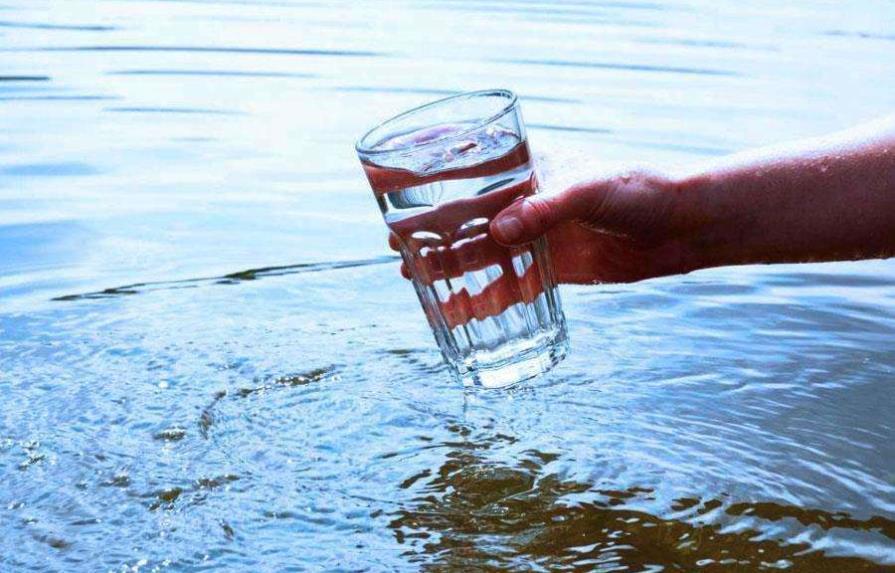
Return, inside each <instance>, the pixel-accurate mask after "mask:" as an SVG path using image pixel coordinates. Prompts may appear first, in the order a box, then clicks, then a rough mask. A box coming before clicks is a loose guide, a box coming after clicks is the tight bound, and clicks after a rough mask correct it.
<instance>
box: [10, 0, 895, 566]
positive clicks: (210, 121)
mask: <svg viewBox="0 0 895 573" xmlns="http://www.w3.org/2000/svg"><path fill="white" fill-rule="evenodd" d="M740 4H743V3H737V2H724V3H718V2H707V1H698V0H697V1H694V2H652V1H649V2H647V1H642V2H641V1H637V0H632V1H624V2H617V1H612V2H584V1H575V2H568V3H563V4H561V5H553V4H552V3H548V2H537V1H529V0H512V1H509V2H493V1H490V0H483V1H475V2H473V1H460V0H452V1H450V2H393V3H388V4H387V5H386V4H382V3H372V2H371V3H355V2H352V3H348V2H345V3H323V2H298V1H291V0H278V1H270V2H261V1H259V2H250V1H248V0H243V1H237V0H229V1H212V0H209V1H201V0H193V1H167V2H148V1H141V0H137V1H125V0H111V1H103V2H88V1H83V2H82V1H77V0H69V1H66V2H52V1H47V2H41V1H38V0H27V1H26V0H5V1H4V2H2V4H0V397H2V400H3V404H4V407H3V408H2V409H0V484H2V486H0V570H2V571H123V570H128V571H206V570H217V571H304V570H309V571H314V570H326V571H361V570H364V571H412V570H419V569H423V570H431V571H501V570H506V571H509V570H513V571H516V570H533V571H548V570H549V571H553V570H576V571H585V570H596V571H607V572H608V571H661V570H666V571H696V570H705V571H763V570H779V569H783V570H790V571H806V572H812V573H814V572H837V573H838V572H847V571H873V572H876V571H888V570H895V443H893V437H895V432H893V423H892V419H893V416H892V412H893V411H895V393H893V391H892V385H891V384H892V380H893V372H895V352H893V350H892V341H893V336H895V266H893V263H891V262H866V263H852V264H835V265H822V266H821V265H813V266H789V267H776V268H739V269H719V270H714V271H710V272H701V273H695V274H693V275H689V276H687V277H680V278H671V279H663V280H658V281H651V282H646V283H641V284H636V285H605V286H601V287H598V288H568V287H563V298H564V304H565V308H566V312H567V315H568V317H569V319H570V327H571V337H572V345H573V352H572V355H571V357H570V358H568V359H567V360H566V362H564V363H563V364H562V366H561V367H560V368H559V369H558V370H556V371H555V373H554V374H552V375H551V376H549V377H547V378H545V379H542V380H539V381H537V382H535V383H532V384H529V385H526V386H523V387H520V388H518V389H515V390H513V391H510V392H491V393H487V392H486V393H482V392H478V393H477V392H473V393H467V392H464V391H463V390H462V389H461V388H459V387H457V385H456V384H455V383H454V382H452V381H451V380H450V378H449V377H448V375H447V371H446V368H445V367H444V366H443V365H442V364H441V361H440V357H439V355H438V353H437V350H436V348H435V344H434V342H433V341H432V339H431V335H430V333H429V332H428V327H427V326H426V324H425V320H424V317H423V315H422V313H421V312H420V311H419V309H418V303H417V301H416V299H415V297H414V294H413V291H412V289H411V287H410V285H409V284H407V283H405V282H404V281H403V280H402V279H401V278H400V277H399V275H398V272H397V271H398V269H397V263H396V262H395V259H394V257H393V256H392V255H391V254H390V253H389V252H388V250H387V249H386V246H385V241H384V231H383V228H384V227H383V224H382V221H381V219H380V216H379V213H378V212H377V209H376V206H375V203H374V201H373V198H372V196H371V194H370V192H369V190H368V188H367V186H366V183H365V181H364V180H363V175H362V173H361V171H360V168H359V166H358V164H357V160H356V158H355V156H354V151H353V148H352V143H353V140H354V138H355V137H356V136H357V135H359V134H360V133H361V132H362V131H363V130H364V129H365V128H367V127H369V126H370V125H371V124H372V123H374V122H376V121H378V120H381V119H383V118H385V117H387V116H388V115H390V114H392V113H394V112H396V111H400V110H403V109H405V108H408V107H410V106H413V105H416V104H419V103H422V102H424V101H427V100H430V99H432V98H434V97H438V96H440V95H442V94H449V93H453V92H455V91H457V90H468V89H476V88H482V87H492V86H501V87H508V88H512V89H514V90H516V91H517V92H519V93H520V94H521V96H522V98H523V108H524V112H525V116H526V119H527V121H528V124H529V126H530V137H531V140H532V147H533V148H534V149H535V150H540V151H545V150H557V149H558V150H560V151H561V152H575V153H577V154H579V155H585V156H587V157H592V158H594V159H593V161H594V169H595V170H598V169H604V168H607V169H608V168H609V167H611V166H612V165H617V164H626V165H627V164H632V163H638V164H644V163H646V164H648V165H652V166H655V167H657V168H659V169H677V168H679V167H681V166H683V165H686V164H689V163H692V162H698V161H701V160H705V159H707V158H710V157H713V156H718V155H721V154H724V153H726V152H730V151H736V150H740V149H744V148H747V147H751V146H754V145H760V144H765V143H770V142H776V141H779V140H781V139H789V138H794V137H802V136H809V135H815V134H820V133H823V132H825V131H829V130H832V129H837V128H841V127H845V126H848V125H850V124H852V123H854V122H857V121H860V120H864V119H869V118H872V117H874V116H876V115H879V114H882V113H886V112H890V111H891V109H892V108H893V107H895V95H893V94H895V89H893V88H895V84H893V80H892V79H891V78H893V77H895V58H892V57H891V56H892V54H893V51H895V9H893V6H892V4H891V3H890V2H884V1H881V0H880V1H877V2H844V3H834V2H815V3H807V2H788V3H783V4H781V3H777V2H751V3H749V5H748V6H741V5H740Z"/></svg>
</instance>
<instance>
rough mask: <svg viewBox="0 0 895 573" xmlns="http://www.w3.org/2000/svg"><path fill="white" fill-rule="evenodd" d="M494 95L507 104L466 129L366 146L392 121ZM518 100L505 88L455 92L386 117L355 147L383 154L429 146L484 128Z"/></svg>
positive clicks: (363, 151) (365, 134) (360, 152)
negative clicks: (393, 144) (419, 140)
mask: <svg viewBox="0 0 895 573" xmlns="http://www.w3.org/2000/svg"><path fill="white" fill-rule="evenodd" d="M494 95H496V96H501V97H505V98H507V100H508V101H507V103H506V105H504V106H503V107H502V108H501V109H500V110H499V111H497V112H496V113H494V114H492V115H490V116H487V117H484V118H482V119H479V120H477V121H476V122H475V123H474V124H473V125H471V126H469V127H468V128H466V129H463V130H461V131H457V132H453V133H450V134H448V135H445V136H444V137H436V138H435V139H432V140H429V141H425V142H423V143H408V144H407V145H402V146H399V147H392V148H389V149H376V148H375V147H374V146H369V147H365V146H364V142H365V140H366V139H367V138H368V137H370V136H371V135H372V134H373V133H374V132H375V131H377V130H379V129H380V128H382V127H385V126H386V125H388V124H390V123H392V122H395V121H398V120H400V119H404V118H406V117H409V116H411V115H414V114H417V113H419V112H421V111H425V110H428V109H431V108H433V107H436V106H440V105H443V104H445V103H448V102H451V101H454V100H459V99H472V98H475V97H481V96H494ZM518 102H519V98H518V96H516V94H515V93H513V91H512V90H508V89H503V88H495V89H487V90H476V91H471V92H463V93H459V94H455V95H452V96H448V97H445V98H441V99H437V100H435V101H431V102H429V103H425V104H423V105H420V106H417V107H414V108H411V109H409V110H407V111H405V112H402V113H399V114H398V115H395V116H392V117H390V118H388V119H386V120H385V121H383V122H380V123H379V124H377V125H375V126H374V127H373V128H371V129H369V130H368V131H367V132H366V133H364V134H363V135H362V136H361V138H360V139H358V140H357V143H355V144H354V149H355V150H356V151H357V153H358V154H360V155H381V154H386V153H400V152H402V151H404V152H406V151H408V150H411V149H421V148H424V147H428V146H430V145H434V144H436V143H443V142H444V141H445V140H448V139H453V138H455V137H463V136H465V135H468V134H470V133H472V132H473V131H475V130H477V129H480V128H482V127H483V126H486V125H488V124H489V123H492V122H494V121H497V120H498V119H500V118H501V117H503V116H505V115H506V114H508V113H509V112H511V111H512V110H513V109H515V108H516V105H517V104H518Z"/></svg>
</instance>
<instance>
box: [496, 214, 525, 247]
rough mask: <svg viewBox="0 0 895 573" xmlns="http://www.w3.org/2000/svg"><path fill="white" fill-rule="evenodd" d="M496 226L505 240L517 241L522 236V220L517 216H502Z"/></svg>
mask: <svg viewBox="0 0 895 573" xmlns="http://www.w3.org/2000/svg"><path fill="white" fill-rule="evenodd" d="M494 226H495V227H496V230H497V232H498V233H499V234H500V236H501V238H502V239H503V240H504V241H515V240H517V239H519V238H520V237H521V236H522V221H520V220H519V219H517V218H516V217H501V218H500V219H498V220H497V221H495V222H494Z"/></svg>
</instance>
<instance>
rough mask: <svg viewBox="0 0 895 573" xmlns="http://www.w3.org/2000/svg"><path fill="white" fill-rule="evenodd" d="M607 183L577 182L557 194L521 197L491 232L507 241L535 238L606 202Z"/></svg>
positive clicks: (497, 219)
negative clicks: (577, 183)
mask: <svg viewBox="0 0 895 573" xmlns="http://www.w3.org/2000/svg"><path fill="white" fill-rule="evenodd" d="M607 191H608V189H607V185H605V184H595V183H594V182H591V183H588V184H579V185H574V186H572V187H570V188H568V189H566V190H565V191H563V192H562V193H559V194H557V195H533V196H531V197H525V198H524V199H522V200H517V201H515V202H513V203H512V204H510V205H509V206H508V207H507V208H505V209H504V210H503V211H501V212H500V213H498V214H497V216H496V217H494V220H493V221H491V226H490V229H491V236H492V237H494V239H495V240H496V241H497V242H498V243H501V244H503V245H508V246H510V245H521V244H524V243H529V242H531V241H534V240H535V239H537V238H538V237H540V236H542V235H544V234H545V233H547V231H549V230H550V229H552V228H553V227H555V226H556V225H558V224H559V223H562V222H565V221H573V220H576V219H585V218H588V216H589V214H592V213H594V212H595V211H596V210H597V208H598V206H599V205H601V204H602V203H603V200H604V199H605V196H606V194H607Z"/></svg>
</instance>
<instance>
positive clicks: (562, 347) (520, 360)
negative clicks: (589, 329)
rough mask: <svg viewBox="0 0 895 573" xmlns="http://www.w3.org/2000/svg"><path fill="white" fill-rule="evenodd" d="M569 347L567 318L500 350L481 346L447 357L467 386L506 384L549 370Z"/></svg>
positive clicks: (457, 377) (503, 386)
mask: <svg viewBox="0 0 895 573" xmlns="http://www.w3.org/2000/svg"><path fill="white" fill-rule="evenodd" d="M568 351H569V339H568V335H567V333H566V326H565V321H561V322H560V323H559V324H558V325H557V327H556V328H554V329H553V330H551V331H548V332H544V333H543V334H540V335H538V336H535V337H532V338H526V339H520V340H518V341H515V342H513V343H510V344H505V345H503V346H501V347H500V348H499V349H498V350H494V351H487V350H480V351H477V352H474V353H473V354H472V355H471V356H469V357H467V358H465V359H463V360H461V361H457V362H453V361H448V365H449V366H450V368H451V372H452V374H453V375H454V377H455V378H456V379H458V380H459V381H460V382H462V383H463V385H464V386H478V387H482V388H506V387H508V386H512V385H513V384H517V383H519V382H522V381H524V380H528V379H530V378H534V377H535V376H538V375H540V374H544V373H546V372H549V371H550V370H551V369H553V367H554V366H556V365H557V364H559V363H560V362H561V361H562V359H563V358H565V357H566V354H567V353H568Z"/></svg>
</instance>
